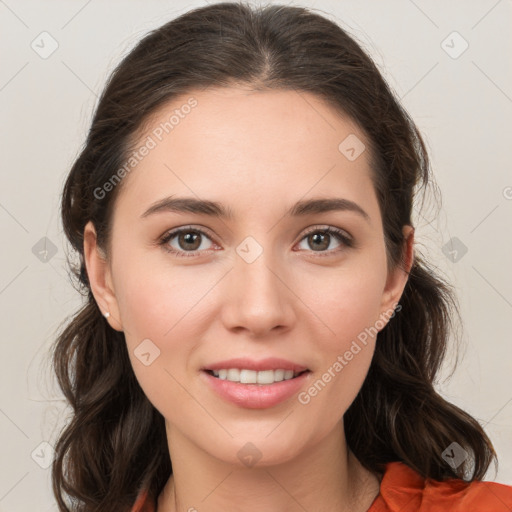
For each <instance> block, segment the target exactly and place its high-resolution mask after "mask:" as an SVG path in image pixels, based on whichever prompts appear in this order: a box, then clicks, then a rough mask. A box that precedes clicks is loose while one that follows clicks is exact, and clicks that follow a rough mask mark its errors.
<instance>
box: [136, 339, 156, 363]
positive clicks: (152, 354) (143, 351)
mask: <svg viewBox="0 0 512 512" xmlns="http://www.w3.org/2000/svg"><path fill="white" fill-rule="evenodd" d="M133 353H134V354H135V357H136V358H137V359H138V360H139V361H140V362H141V363H142V364H143V365H144V366H149V365H150V364H152V363H153V361H154V360H155V359H156V358H157V357H158V356H159V355H160V349H159V348H158V347H157V346H156V345H155V344H154V343H153V342H152V341H151V340H150V339H149V338H146V339H145V340H142V341H141V343H139V344H138V345H137V347H136V348H135V350H134V351H133Z"/></svg>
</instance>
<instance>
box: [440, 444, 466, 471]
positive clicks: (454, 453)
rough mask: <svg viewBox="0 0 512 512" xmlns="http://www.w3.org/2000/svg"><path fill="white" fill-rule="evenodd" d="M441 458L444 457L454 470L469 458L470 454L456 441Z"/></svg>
mask: <svg viewBox="0 0 512 512" xmlns="http://www.w3.org/2000/svg"><path fill="white" fill-rule="evenodd" d="M441 457H443V459H444V460H445V461H446V462H447V463H448V464H450V466H451V467H452V468H453V469H456V468H458V467H459V466H460V465H461V464H462V463H463V462H464V461H465V460H466V459H467V458H468V452H467V451H466V450H464V448H462V446H461V445H460V444H459V443H456V442H455V441H454V442H453V443H452V444H450V446H448V448H446V450H445V451H444V452H443V453H442V454H441Z"/></svg>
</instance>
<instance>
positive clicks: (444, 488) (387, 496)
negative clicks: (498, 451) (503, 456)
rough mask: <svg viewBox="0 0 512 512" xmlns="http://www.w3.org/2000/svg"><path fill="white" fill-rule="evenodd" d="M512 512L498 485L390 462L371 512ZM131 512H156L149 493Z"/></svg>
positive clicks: (505, 488) (509, 493)
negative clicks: (437, 476)
mask: <svg viewBox="0 0 512 512" xmlns="http://www.w3.org/2000/svg"><path fill="white" fill-rule="evenodd" d="M445 511H446V512H511V511H512V487H511V486H509V485H504V484H499V483H497V482H482V481H476V482H471V483H468V482H464V481H463V480H459V479H456V478H453V479H450V480H445V481H444V482H439V481H437V480H432V479H429V478H427V479H424V478H422V477H421V476H420V475H419V474H418V473H416V471H414V470H413V469H411V468H410V467H409V466H406V465H405V464H403V463H401V462H389V463H388V464H387V465H386V470H385V472H384V475H383V477H382V481H381V483H380V493H379V494H378V496H377V497H376V498H375V500H374V501H373V503H372V505H371V506H370V508H369V509H368V512H445ZM132 512H156V505H155V503H154V502H152V501H151V499H149V497H148V495H147V491H144V490H143V491H141V492H140V493H139V496H138V497H137V501H136V502H135V504H134V506H133V508H132Z"/></svg>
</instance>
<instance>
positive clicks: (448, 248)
mask: <svg viewBox="0 0 512 512" xmlns="http://www.w3.org/2000/svg"><path fill="white" fill-rule="evenodd" d="M442 251H443V253H444V255H445V256H446V257H447V258H448V259H449V260H450V261H451V262H452V263H457V262H459V261H460V260H461V259H462V258H463V256H464V255H465V254H466V253H467V252H468V248H467V247H466V245H464V243H463V242H461V241H460V240H459V239H458V238H457V237H456V236H454V237H452V238H450V240H448V242H446V243H445V244H444V245H443V247H442Z"/></svg>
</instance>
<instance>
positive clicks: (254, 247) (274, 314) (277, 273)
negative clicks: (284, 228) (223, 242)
mask: <svg viewBox="0 0 512 512" xmlns="http://www.w3.org/2000/svg"><path fill="white" fill-rule="evenodd" d="M236 253H237V254H236V257H235V261H234V268H233V271H232V275H231V281H230V286H231V288H232V289H231V292H232V293H229V297H230V301H229V303H228V304H225V307H226V308H227V313H226V317H225V318H226V321H227V322H228V323H229V325H230V326H231V327H235V326H236V327H245V328H247V329H248V330H250V331H254V332H259V333H262V332H264V331H268V330H270V329H272V328H274V327H276V326H281V327H282V326H289V324H290V322H291V321H292V319H293V318H292V317H293V305H292V303H291V298H292V295H293V294H291V292H290V291H289V290H288V288H287V286H286V285H285V284H284V283H285V282H286V277H285V276H284V275H282V274H284V273H285V271H284V270H283V268H284V266H283V265H282V260H281V259H280V258H276V257H274V251H272V249H271V248H270V247H266V248H264V247H263V245H262V244H260V243H259V242H258V241H257V240H256V239H255V238H253V237H251V236H248V237H247V238H245V239H244V240H243V241H242V242H241V243H240V244H239V245H238V246H237V248H236ZM283 281H284V282H283Z"/></svg>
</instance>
